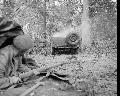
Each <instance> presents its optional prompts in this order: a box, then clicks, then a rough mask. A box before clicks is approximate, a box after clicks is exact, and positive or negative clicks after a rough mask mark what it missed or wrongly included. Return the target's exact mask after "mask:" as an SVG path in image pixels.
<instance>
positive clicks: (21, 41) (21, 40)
mask: <svg viewBox="0 0 120 96" xmlns="http://www.w3.org/2000/svg"><path fill="white" fill-rule="evenodd" d="M13 45H14V46H15V47H16V48H17V49H18V50H28V49H30V48H32V47H33V40H32V39H31V38H30V36H29V35H19V36H17V37H15V38H14V40H13Z"/></svg>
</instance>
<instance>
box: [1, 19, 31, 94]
mask: <svg viewBox="0 0 120 96" xmlns="http://www.w3.org/2000/svg"><path fill="white" fill-rule="evenodd" d="M18 35H19V36H18ZM7 40H9V41H10V40H11V42H7V44H6V43H5V42H6V41H7ZM32 45H33V42H32V40H31V39H30V37H29V36H27V35H23V31H22V29H21V27H20V26H19V25H18V24H17V23H14V22H12V21H7V20H6V19H4V18H0V46H2V47H1V49H0V90H2V89H4V88H7V87H9V86H10V85H11V82H10V77H12V76H17V75H18V72H26V71H30V68H28V67H26V66H25V65H23V64H22V56H21V55H20V52H22V51H26V50H28V49H29V48H31V47H32ZM21 91H22V90H21V89H20V92H21ZM12 92H13V91H12ZM14 92H15V91H14ZM10 93H11V92H10ZM7 95H8V94H7ZM9 95H10V94H9ZM12 95H13V94H12ZM12 95H10V96H12ZM0 96H3V95H0ZM5 96H6V95H5ZM15 96H17V95H15Z"/></svg>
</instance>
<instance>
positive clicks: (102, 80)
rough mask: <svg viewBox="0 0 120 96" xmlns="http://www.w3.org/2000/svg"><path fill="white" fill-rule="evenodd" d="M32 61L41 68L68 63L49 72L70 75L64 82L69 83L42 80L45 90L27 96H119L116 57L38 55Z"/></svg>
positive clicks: (56, 80) (40, 88)
mask: <svg viewBox="0 0 120 96" xmlns="http://www.w3.org/2000/svg"><path fill="white" fill-rule="evenodd" d="M32 58H34V59H35V60H36V62H37V63H38V65H39V66H41V67H42V66H49V65H51V64H59V63H65V62H67V64H63V65H61V66H59V67H56V68H52V69H50V70H48V71H49V72H52V73H53V74H55V73H56V74H60V75H67V76H68V77H67V78H63V79H65V80H66V81H68V82H69V83H68V82H65V81H63V80H58V79H57V78H53V77H52V76H50V77H49V78H47V79H45V80H43V82H44V83H45V85H44V86H39V87H38V88H36V89H35V90H33V91H32V92H31V93H30V94H28V95H27V96H117V55H116V54H115V55H114V56H113V54H109V55H108V56H106V55H105V54H102V55H100V56H97V55H96V54H89V55H88V54H87V53H84V54H83V53H81V54H78V55H58V56H57V55H56V56H41V55H36V56H33V57H32ZM32 85H33V84H32ZM32 85H31V84H29V87H31V86H32Z"/></svg>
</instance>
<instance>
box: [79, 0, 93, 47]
mask: <svg viewBox="0 0 120 96" xmlns="http://www.w3.org/2000/svg"><path fill="white" fill-rule="evenodd" d="M81 21H82V24H81V31H82V46H81V47H82V48H84V47H86V46H87V47H88V46H90V44H91V43H90V42H91V40H90V20H89V2H88V0H83V14H82V20H81Z"/></svg>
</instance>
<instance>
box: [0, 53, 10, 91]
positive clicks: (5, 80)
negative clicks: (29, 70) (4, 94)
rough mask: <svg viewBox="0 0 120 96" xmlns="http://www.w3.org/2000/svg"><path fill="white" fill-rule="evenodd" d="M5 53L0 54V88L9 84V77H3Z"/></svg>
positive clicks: (5, 61)
mask: <svg viewBox="0 0 120 96" xmlns="http://www.w3.org/2000/svg"><path fill="white" fill-rule="evenodd" d="M6 59H7V58H6V56H5V54H0V89H2V88H6V87H8V86H10V85H11V83H10V79H9V77H5V65H6V63H7V60H6Z"/></svg>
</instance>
